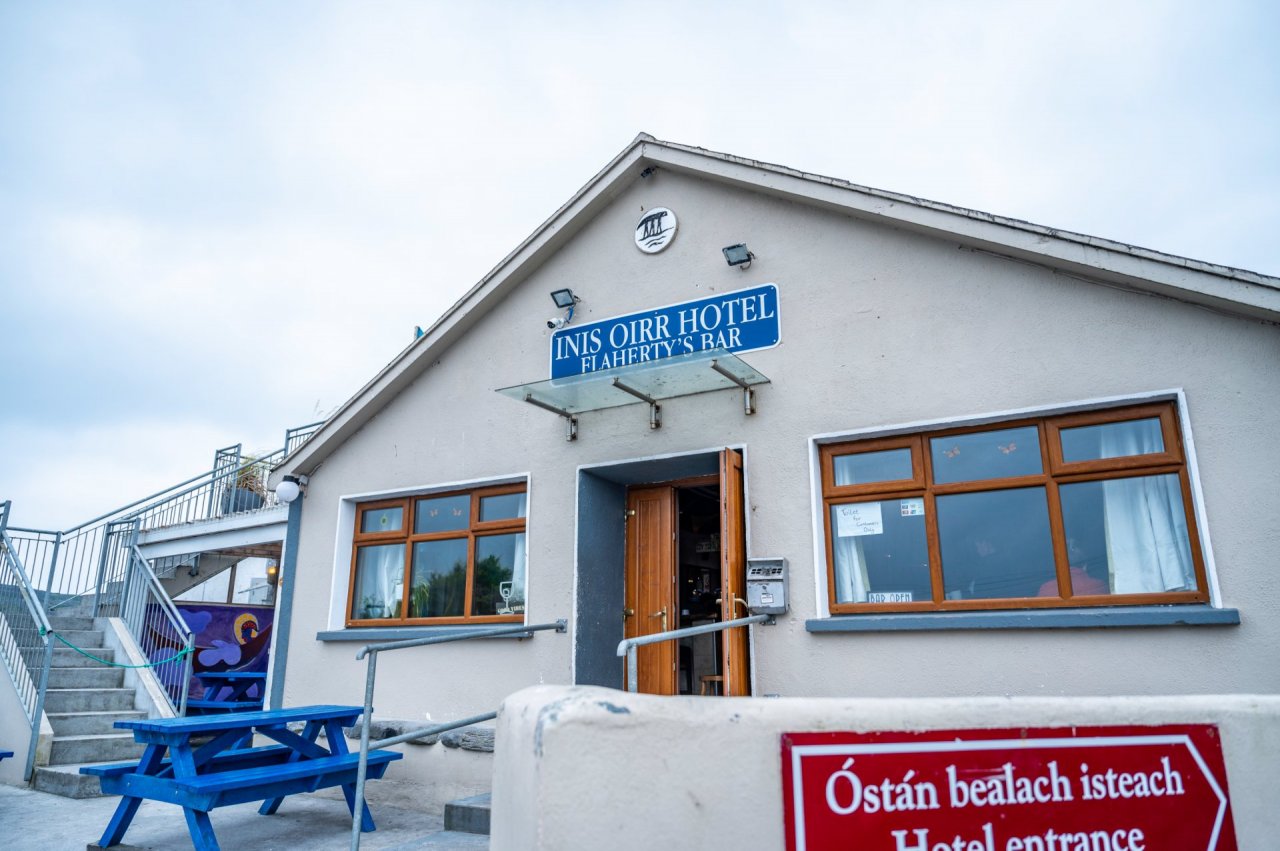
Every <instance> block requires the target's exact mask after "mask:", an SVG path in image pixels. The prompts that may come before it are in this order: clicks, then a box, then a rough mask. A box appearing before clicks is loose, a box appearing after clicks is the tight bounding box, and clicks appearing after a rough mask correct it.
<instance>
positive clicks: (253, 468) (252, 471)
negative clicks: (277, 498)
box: [222, 456, 267, 514]
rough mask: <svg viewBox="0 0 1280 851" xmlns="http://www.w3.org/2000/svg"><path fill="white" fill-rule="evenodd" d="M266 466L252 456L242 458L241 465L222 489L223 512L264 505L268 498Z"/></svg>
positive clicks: (247, 509)
mask: <svg viewBox="0 0 1280 851" xmlns="http://www.w3.org/2000/svg"><path fill="white" fill-rule="evenodd" d="M265 468H266V465H265V464H263V463H262V462H261V461H259V460H258V459H257V458H254V457H252V456H249V457H246V458H243V459H241V462H240V467H239V468H238V469H237V470H236V471H235V474H234V475H233V476H231V480H230V482H229V483H228V484H227V486H226V487H225V488H224V489H223V491H222V513H223V514H235V513H236V512H239V511H253V510H255V509H258V508H261V507H262V504H263V502H265V501H266V498H267V484H266V478H267V476H266V472H267V471H266V469H265Z"/></svg>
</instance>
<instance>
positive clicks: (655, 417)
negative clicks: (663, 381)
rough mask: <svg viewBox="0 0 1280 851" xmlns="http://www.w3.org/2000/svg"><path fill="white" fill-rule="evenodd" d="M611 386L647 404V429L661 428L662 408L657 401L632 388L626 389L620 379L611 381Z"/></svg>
mask: <svg viewBox="0 0 1280 851" xmlns="http://www.w3.org/2000/svg"><path fill="white" fill-rule="evenodd" d="M613 386H614V387H617V388H618V389H619V390H621V391H622V392H623V393H630V394H631V395H632V396H635V397H636V398H637V399H639V400H640V401H641V402H648V403H649V428H661V427H662V406H661V405H659V404H658V400H657V399H654V398H653V397H652V396H649V395H647V394H645V393H641V392H640V391H639V390H637V389H635V388H634V387H628V386H627V385H626V384H623V383H622V379H621V378H615V379H613Z"/></svg>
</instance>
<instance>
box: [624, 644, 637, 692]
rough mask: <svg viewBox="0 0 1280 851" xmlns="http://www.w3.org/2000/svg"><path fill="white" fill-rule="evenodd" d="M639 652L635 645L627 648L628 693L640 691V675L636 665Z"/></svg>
mask: <svg viewBox="0 0 1280 851" xmlns="http://www.w3.org/2000/svg"><path fill="white" fill-rule="evenodd" d="M637 650H638V648H637V647H636V646H635V645H634V644H632V645H631V646H630V647H628V648H627V691H629V692H637V691H639V690H640V674H639V671H638V669H637V665H636V651H637Z"/></svg>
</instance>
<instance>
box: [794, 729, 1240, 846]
mask: <svg viewBox="0 0 1280 851" xmlns="http://www.w3.org/2000/svg"><path fill="white" fill-rule="evenodd" d="M782 778H783V808H784V811H785V815H786V831H787V848H788V851H827V849H841V851H845V849H849V848H854V847H856V848H858V849H859V851H1157V849H1159V851H1171V849H1177V850H1178V851H1236V838H1235V830H1234V828H1233V825H1232V822H1231V804H1230V800H1229V797H1228V795H1227V774H1226V768H1225V766H1224V764H1223V761H1222V748H1221V744H1220V740H1219V734H1218V729H1217V727H1215V726H1212V725H1176V726H1158V727H1072V728H1066V729H1003V730H943V731H936V730H935V731H929V732H921V733H907V732H880V733H865V734H860V733H786V734H784V735H783V736H782Z"/></svg>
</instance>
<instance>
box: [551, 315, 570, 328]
mask: <svg viewBox="0 0 1280 851" xmlns="http://www.w3.org/2000/svg"><path fill="white" fill-rule="evenodd" d="M566 324H568V323H567V322H566V321H565V318H564V317H563V316H553V317H551V318H550V319H548V320H547V327H548V328H550V329H552V330H553V331H554V330H555V329H556V328H563V327H564V326H565V325H566Z"/></svg>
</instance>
